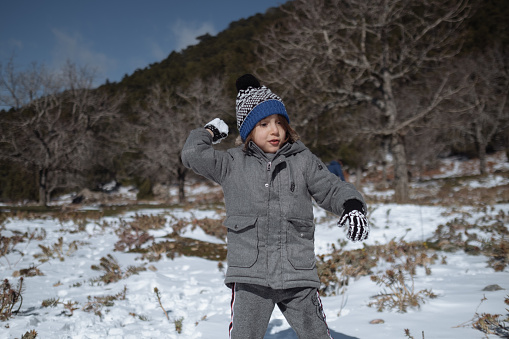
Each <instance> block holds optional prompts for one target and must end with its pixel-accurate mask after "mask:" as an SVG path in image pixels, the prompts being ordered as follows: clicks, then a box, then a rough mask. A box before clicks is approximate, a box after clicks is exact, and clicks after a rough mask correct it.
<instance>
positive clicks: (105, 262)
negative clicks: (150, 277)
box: [92, 254, 147, 284]
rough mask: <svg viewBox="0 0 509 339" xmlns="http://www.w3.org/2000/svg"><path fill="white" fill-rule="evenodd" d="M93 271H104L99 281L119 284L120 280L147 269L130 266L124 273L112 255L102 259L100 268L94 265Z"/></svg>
mask: <svg viewBox="0 0 509 339" xmlns="http://www.w3.org/2000/svg"><path fill="white" fill-rule="evenodd" d="M92 269H93V270H96V271H104V272H105V274H104V275H102V276H101V277H100V278H99V279H98V280H100V281H103V282H104V283H106V284H109V283H112V282H117V281H119V280H120V279H124V278H128V277H130V276H131V275H133V274H138V272H140V271H146V270H147V269H146V268H145V267H141V266H140V267H135V266H128V267H127V270H125V271H123V270H122V269H121V267H120V265H119V263H118V261H117V259H115V258H114V257H113V256H112V255H111V254H108V255H107V256H106V257H102V258H101V260H100V264H99V266H96V265H92Z"/></svg>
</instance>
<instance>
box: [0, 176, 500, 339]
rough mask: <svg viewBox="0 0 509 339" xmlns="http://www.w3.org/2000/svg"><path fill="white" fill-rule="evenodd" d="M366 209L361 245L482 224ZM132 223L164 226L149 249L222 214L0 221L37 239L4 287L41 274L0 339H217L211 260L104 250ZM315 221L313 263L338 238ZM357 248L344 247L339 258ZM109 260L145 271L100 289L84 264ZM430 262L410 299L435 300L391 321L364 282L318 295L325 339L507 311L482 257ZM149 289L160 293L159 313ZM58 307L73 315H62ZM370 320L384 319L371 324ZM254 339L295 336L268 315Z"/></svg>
mask: <svg viewBox="0 0 509 339" xmlns="http://www.w3.org/2000/svg"><path fill="white" fill-rule="evenodd" d="M490 178H491V180H490V184H494V185H501V184H502V185H504V184H505V185H506V184H507V178H505V179H504V178H501V177H499V176H497V175H492V176H490ZM482 180H486V179H482ZM478 184H479V182H478V181H477V182H476V181H470V182H469V183H468V185H470V186H471V187H476V185H478ZM482 184H483V185H486V184H487V183H486V182H484V183H482ZM206 187H208V186H206V185H204V186H203V187H199V188H196V190H195V192H199V194H203V193H204V192H206ZM493 207H494V208H493V209H492V210H490V211H489V212H488V213H490V214H492V215H494V214H497V213H498V211H500V210H502V211H503V212H504V213H505V215H508V214H509V204H508V203H503V204H497V205H495V206H493ZM84 208H87V207H84ZM3 209H4V210H5V209H6V208H5V207H3ZM369 209H370V215H369V218H370V221H371V223H372V232H371V235H370V238H369V239H368V240H367V241H366V242H365V243H366V244H367V245H374V244H376V243H379V244H384V243H387V242H389V241H390V240H391V239H394V238H396V239H399V238H402V237H404V239H405V240H406V241H422V240H425V239H428V238H430V237H431V236H432V235H433V232H434V231H435V229H436V228H437V226H439V225H444V224H446V223H447V222H448V221H450V220H453V219H454V218H457V217H462V218H465V217H467V218H468V219H469V220H470V221H472V222H474V221H475V220H477V219H478V218H479V217H480V216H481V215H484V214H481V212H479V211H478V209H476V208H474V207H469V206H460V207H457V208H455V209H454V210H452V209H451V208H447V207H443V206H442V207H440V206H419V205H397V204H371V205H370V206H369ZM466 212H468V213H469V215H467V214H466ZM140 215H161V216H163V217H165V218H166V220H167V222H166V224H165V225H164V228H162V229H159V230H152V231H150V232H151V235H153V236H154V237H155V241H156V242H162V241H168V238H165V236H166V235H167V234H170V233H172V231H173V227H174V225H176V223H175V221H176V220H178V219H182V220H191V219H203V218H210V219H222V218H223V217H224V211H222V210H221V209H220V208H219V209H218V208H217V206H215V207H210V208H204V207H203V206H201V207H200V209H196V210H193V209H183V208H173V209H157V208H150V209H145V210H137V211H132V212H125V213H123V214H121V215H117V216H108V217H102V218H101V219H90V220H88V221H87V222H86V223H85V224H79V223H75V222H73V221H70V220H68V221H60V220H58V219H56V218H49V217H48V218H29V219H25V218H24V219H19V218H16V217H9V218H8V219H6V220H5V221H4V222H3V223H0V231H1V236H2V237H12V236H13V235H15V234H18V233H17V232H21V233H25V232H28V233H35V234H36V235H37V234H38V235H41V232H42V230H43V229H44V230H45V232H46V236H45V237H44V239H42V240H37V239H36V238H34V239H32V240H31V241H29V242H27V241H25V242H23V243H19V244H17V245H16V246H15V248H14V249H15V250H14V251H11V252H10V253H9V254H7V255H5V256H0V277H1V279H2V280H3V279H8V280H9V282H10V283H11V284H13V285H15V284H16V283H17V282H18V281H19V277H18V272H19V270H21V269H27V268H30V267H33V266H36V267H37V269H38V270H39V271H40V272H41V273H42V274H43V275H39V276H33V277H25V278H24V286H25V288H24V290H23V293H22V296H23V303H22V306H21V309H20V312H19V314H16V315H14V316H13V317H12V318H11V319H9V320H7V321H4V322H0V338H21V336H22V335H23V334H24V333H25V332H27V331H29V330H35V331H36V332H37V333H38V335H37V338H133V339H134V338H136V339H140V338H207V339H216V338H227V337H228V324H229V321H230V308H229V302H230V293H229V290H228V289H227V287H226V286H225V285H224V284H223V279H224V273H223V272H224V269H223V268H222V267H221V265H218V262H217V261H212V260H206V259H202V258H199V257H186V256H177V257H175V258H174V259H169V258H166V257H165V256H163V258H162V259H161V260H159V261H148V260H146V259H144V260H142V259H141V255H140V254H136V253H126V252H119V251H115V250H114V245H115V243H116V242H117V241H118V239H119V237H118V235H117V234H116V233H115V230H116V229H118V228H119V227H120V225H121V224H122V221H124V222H129V221H130V220H132V219H133V218H135V217H137V216H138V217H139V216H140ZM315 216H316V221H317V223H318V225H317V227H316V240H315V244H316V253H317V254H328V253H330V251H331V244H332V243H335V244H337V243H338V240H343V239H345V237H344V233H343V231H342V230H341V229H339V228H337V227H336V225H335V223H336V220H335V219H334V218H331V217H330V215H328V214H326V213H325V211H323V210H321V209H320V208H315ZM0 220H1V219H0ZM505 226H506V227H507V224H506V225H505ZM181 235H182V236H184V237H189V238H195V239H198V240H201V241H207V242H211V243H215V244H222V243H223V240H221V239H218V238H215V237H212V236H210V235H208V234H206V233H205V232H203V230H202V229H200V228H194V229H193V228H191V227H190V226H188V227H185V228H184V229H183V230H182V231H181ZM60 237H62V240H63V246H62V249H63V251H62V259H60V258H58V257H55V258H51V259H50V260H48V261H46V262H41V260H40V259H41V258H40V257H39V258H35V257H34V256H36V255H38V254H42V253H43V250H42V247H41V246H40V245H43V246H46V247H51V246H53V245H54V244H56V243H58V240H59V238H60ZM41 238H42V237H41ZM150 243H151V242H150ZM74 245H76V246H74ZM362 246H363V245H362V244H359V243H355V244H354V243H348V244H347V245H346V247H345V249H355V248H362ZM108 255H111V256H113V257H114V258H115V259H116V260H118V262H119V264H120V266H121V268H122V270H124V271H125V270H126V269H127V268H128V267H129V266H136V267H144V268H146V270H144V271H141V272H139V273H138V274H133V275H130V276H129V277H127V278H124V279H121V280H119V281H117V282H113V283H110V284H105V283H103V282H94V280H97V278H98V277H99V276H101V275H102V274H104V272H102V271H98V270H94V269H92V266H93V265H95V266H98V265H99V263H100V260H101V258H104V257H107V256H108ZM440 256H445V257H446V258H447V259H446V264H443V263H441V261H440V260H437V262H436V263H435V264H433V265H431V274H429V275H427V274H426V273H425V272H424V269H422V268H420V269H418V270H417V275H416V276H415V280H414V283H415V290H423V289H430V290H432V291H433V292H434V293H435V294H437V295H438V297H437V298H436V299H429V300H426V303H424V304H422V305H421V307H420V308H419V309H410V310H409V311H408V312H407V313H398V312H395V311H385V312H377V310H376V309H375V308H372V307H368V303H369V302H370V301H372V299H370V297H371V296H373V295H376V294H378V293H379V292H381V291H382V288H381V287H380V286H377V285H376V284H375V283H374V282H373V281H371V279H370V277H369V276H364V277H361V278H359V279H358V280H351V281H350V284H349V285H348V286H347V288H345V289H344V292H345V293H344V295H338V296H327V297H323V298H322V301H323V304H324V310H325V314H326V316H327V323H328V325H329V327H330V329H331V333H332V336H333V337H334V338H335V339H348V338H362V339H364V338H379V339H382V338H391V339H394V338H407V336H406V335H405V332H404V330H405V329H409V331H410V334H411V335H412V336H413V337H414V338H422V337H423V334H422V333H423V332H424V337H425V338H426V339H439V338H443V339H451V338H465V339H466V338H483V337H485V335H484V334H483V333H482V332H480V331H477V330H475V329H473V328H472V327H471V326H469V324H470V321H471V320H472V319H473V318H474V315H475V314H476V313H477V314H482V313H491V314H502V315H504V317H505V315H506V314H507V313H508V312H507V311H506V308H507V305H505V304H504V298H505V297H506V296H507V295H509V291H508V290H509V268H505V269H504V270H503V271H502V272H495V271H494V270H493V269H492V268H490V267H488V266H487V258H486V257H485V256H482V255H479V256H472V255H467V254H465V253H464V252H461V251H460V252H452V253H451V252H447V253H444V252H441V253H440ZM223 264H224V265H225V264H226V263H225V262H223ZM388 267H389V264H388V263H385V264H384V263H380V264H379V267H377V269H376V270H380V271H381V270H385V269H387V268H388ZM495 284H497V285H499V286H500V287H502V288H503V289H502V290H498V291H483V289H484V288H485V287H486V286H488V285H495ZM155 288H157V289H158V291H159V296H160V302H161V303H159V300H158V297H157V294H156V293H155V292H154V289H155ZM124 292H125V298H123V297H120V298H116V300H114V301H113V305H111V306H103V307H102V308H99V309H98V310H99V311H100V312H101V314H102V316H99V315H96V314H94V312H87V311H86V308H87V306H91V304H90V302H91V301H94V300H95V299H94V297H104V296H115V295H117V296H118V295H123V293H124ZM48 300H58V301H59V303H58V304H57V305H56V306H54V307H43V306H42V303H43V301H48ZM481 300H483V301H481ZM65 305H67V307H66V306H65ZM18 306H19V304H17V305H16V307H15V309H17V307H18ZM71 306H72V307H71ZM69 308H75V309H74V310H73V311H72V312H71V311H70V310H69ZM165 311H166V312H167V315H168V318H169V319H168V318H167V316H166V314H165ZM377 319H381V320H383V321H378V322H379V323H378V324H372V323H370V322H372V321H373V320H377ZM179 323H181V325H182V330H181V333H178V332H177V331H176V326H175V324H179ZM265 338H270V339H290V338H297V337H296V335H295V334H294V332H293V330H292V329H291V328H290V327H289V325H288V324H287V322H286V321H285V319H284V317H283V315H282V314H281V312H279V310H277V308H276V309H275V310H274V313H273V315H272V318H271V320H270V324H269V328H268V330H267V333H266V336H265ZM489 338H496V337H495V336H489Z"/></svg>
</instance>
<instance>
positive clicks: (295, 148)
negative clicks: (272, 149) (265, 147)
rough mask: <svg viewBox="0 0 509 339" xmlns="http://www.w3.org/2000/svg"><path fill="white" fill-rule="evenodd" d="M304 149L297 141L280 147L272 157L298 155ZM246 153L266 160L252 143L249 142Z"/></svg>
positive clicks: (262, 153)
mask: <svg viewBox="0 0 509 339" xmlns="http://www.w3.org/2000/svg"><path fill="white" fill-rule="evenodd" d="M305 149H306V146H304V144H303V143H302V142H301V141H300V140H299V141H297V142H294V143H286V144H285V145H284V146H283V147H281V148H280V149H279V150H278V151H277V152H276V155H275V156H274V159H276V158H278V157H280V156H283V157H288V156H290V155H293V154H297V153H300V152H302V151H304V150H305ZM247 153H248V154H251V155H254V156H256V157H259V158H262V159H265V160H268V158H267V155H266V153H265V152H264V151H262V149H261V148H260V147H258V145H256V144H255V143H254V142H253V141H250V142H249V144H248V147H247Z"/></svg>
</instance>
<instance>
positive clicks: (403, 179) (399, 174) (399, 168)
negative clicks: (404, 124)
mask: <svg viewBox="0 0 509 339" xmlns="http://www.w3.org/2000/svg"><path fill="white" fill-rule="evenodd" d="M391 148H392V155H393V157H394V199H395V200H396V202H397V203H406V202H408V198H409V197H408V196H409V194H408V168H407V162H406V153H405V145H404V142H403V137H402V136H401V135H398V134H395V135H393V136H392V140H391Z"/></svg>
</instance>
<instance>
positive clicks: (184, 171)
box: [177, 168, 187, 204]
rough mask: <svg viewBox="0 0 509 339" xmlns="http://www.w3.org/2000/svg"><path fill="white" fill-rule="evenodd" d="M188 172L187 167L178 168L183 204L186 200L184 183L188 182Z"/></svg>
mask: <svg viewBox="0 0 509 339" xmlns="http://www.w3.org/2000/svg"><path fill="white" fill-rule="evenodd" d="M186 174H187V169H186V168H179V169H178V170H177V176H178V183H179V202H180V203H181V204H183V203H185V202H186V192H185V189H184V184H185V182H186Z"/></svg>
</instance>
